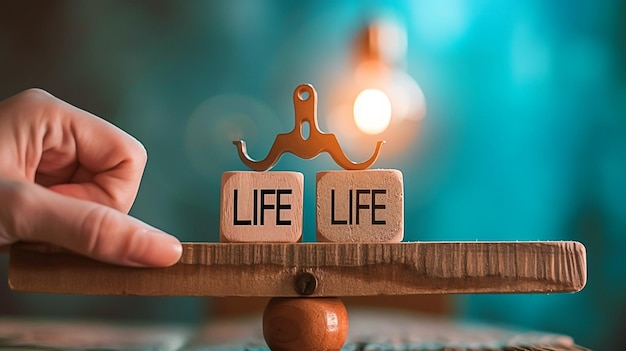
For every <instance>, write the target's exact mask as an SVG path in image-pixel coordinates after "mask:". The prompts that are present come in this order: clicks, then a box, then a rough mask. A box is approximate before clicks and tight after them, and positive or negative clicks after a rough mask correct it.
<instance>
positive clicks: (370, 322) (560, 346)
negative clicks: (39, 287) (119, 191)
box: [0, 310, 587, 351]
mask: <svg viewBox="0 0 626 351" xmlns="http://www.w3.org/2000/svg"><path fill="white" fill-rule="evenodd" d="M5 349H19V350H67V351H75V350H120V351H122V350H124V351H130V350H138V351H141V350H163V351H179V350H180V351H183V350H184V351H191V350H194V351H201V350H221V351H244V350H249V351H253V350H254V351H265V350H269V349H268V348H267V345H266V344H265V342H264V341H263V336H262V331H261V316H251V317H246V318H243V319H242V318H239V319H226V320H220V321H217V322H215V323H210V324H207V325H206V326H204V327H201V328H192V327H180V326H142V325H125V324H113V323H101V322H86V321H69V322H68V321H64V322H59V321H57V322H55V321H35V320H18V319H0V350H5ZM366 350H370V351H374V350H385V351H435V350H437V351H442V350H443V351H478V350H482V351H484V350H492V351H494V350H503V351H505V350H506V351H566V350H579V351H580V350H587V349H585V348H583V347H580V346H577V345H576V344H575V343H574V341H573V339H572V338H570V337H568V336H563V335H557V334H550V333H541V332H534V331H524V330H513V329H504V328H496V327H492V326H487V325H479V324H463V323H457V322H451V321H448V320H445V319H441V318H438V317H424V316H419V315H416V314H409V313H403V312H389V311H385V312H383V311H373V310H356V311H350V328H349V335H348V341H347V342H346V345H345V346H344V347H343V349H342V351H366Z"/></svg>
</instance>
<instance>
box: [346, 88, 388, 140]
mask: <svg viewBox="0 0 626 351" xmlns="http://www.w3.org/2000/svg"><path fill="white" fill-rule="evenodd" d="M354 122H356V125H357V127H358V128H359V129H360V130H361V131H362V132H363V133H366V134H378V133H382V132H383V131H384V130H385V129H387V127H388V126H389V123H390V122H391V101H389V97H387V94H385V93H384V92H383V91H381V90H378V89H365V90H363V91H362V92H360V93H359V95H358V96H357V97H356V100H355V101H354Z"/></svg>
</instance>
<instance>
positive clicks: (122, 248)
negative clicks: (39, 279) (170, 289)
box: [0, 179, 182, 267]
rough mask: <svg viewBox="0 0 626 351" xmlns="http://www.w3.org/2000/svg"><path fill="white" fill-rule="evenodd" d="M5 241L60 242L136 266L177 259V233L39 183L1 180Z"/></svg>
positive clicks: (1, 236)
mask: <svg viewBox="0 0 626 351" xmlns="http://www.w3.org/2000/svg"><path fill="white" fill-rule="evenodd" d="M0 199H2V201H0V245H2V244H8V243H12V242H15V241H18V240H24V241H40V242H48V243H52V244H56V245H59V246H61V247H64V248H66V249H69V250H71V251H75V252H77V253H80V254H83V255H86V256H89V257H91V258H94V259H96V260H100V261H104V262H108V263H113V264H119V265H125V266H136V267H164V266H171V265H173V264H175V263H176V262H177V261H178V260H179V259H180V256H181V253H182V246H181V244H180V242H179V241H178V240H177V239H176V238H175V237H173V236H171V235H169V234H166V233H164V232H162V231H160V230H158V229H156V228H153V227H151V226H149V225H147V224H145V223H143V222H141V221H139V220H137V219H135V218H133V217H130V216H128V215H126V214H124V213H122V212H119V211H117V210H114V209H112V208H109V207H106V206H103V205H100V204H96V203H93V202H89V201H85V200H79V199H75V198H71V197H68V196H64V195H61V194H58V193H55V192H53V191H50V190H48V189H46V188H43V187H41V186H39V185H37V184H32V183H25V182H19V181H7V180H2V179H0Z"/></svg>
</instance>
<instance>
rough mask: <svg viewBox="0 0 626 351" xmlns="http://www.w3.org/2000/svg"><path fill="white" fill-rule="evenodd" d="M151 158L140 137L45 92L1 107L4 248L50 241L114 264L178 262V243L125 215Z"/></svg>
mask: <svg viewBox="0 0 626 351" xmlns="http://www.w3.org/2000/svg"><path fill="white" fill-rule="evenodd" d="M146 160H147V154H146V150H145V148H144V147H143V145H141V143H140V142H139V141H137V140H136V139H135V138H133V137H131V136H130V135H128V134H126V133H125V132H123V131H122V130H120V129H118V128H117V127H115V126H113V125H112V124H110V123H108V122H106V121H105V120H103V119H101V118H99V117H96V116H94V115H92V114H90V113H88V112H85V111H83V110H81V109H78V108H76V107H74V106H72V105H70V104H68V103H66V102H63V101H61V100H60V99H58V98H56V97H54V96H52V95H50V94H49V93H47V92H45V91H43V90H39V89H29V90H26V91H24V92H22V93H19V94H17V95H15V96H13V97H11V98H9V99H6V100H4V101H2V102H0V250H1V249H4V250H6V248H7V247H8V245H10V244H12V243H15V242H17V241H31V242H47V243H51V244H55V245H59V246H61V247H64V248H66V249H69V250H71V251H75V252H77V253H80V254H83V255H86V256H89V257H92V258H94V259H96V260H100V261H103V262H108V263H113V264H119V265H125V266H137V267H164V266H170V265H173V264H174V263H176V262H177V261H178V260H179V259H180V256H181V253H182V247H181V244H180V242H179V241H178V240H177V239H176V238H175V237H174V236H171V235H169V234H166V233H164V232H162V231H161V230H159V229H156V228H154V227H152V226H150V225H148V224H146V223H144V222H142V221H140V220H138V219H135V218H133V217H130V216H129V215H128V211H129V210H130V208H131V206H132V204H133V202H134V201H135V197H136V195H137V190H138V188H139V183H140V181H141V177H142V174H143V170H144V167H145V164H146Z"/></svg>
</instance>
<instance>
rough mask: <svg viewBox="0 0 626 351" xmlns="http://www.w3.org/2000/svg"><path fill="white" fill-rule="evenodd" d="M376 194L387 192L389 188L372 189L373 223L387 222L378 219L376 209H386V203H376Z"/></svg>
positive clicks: (383, 223)
mask: <svg viewBox="0 0 626 351" xmlns="http://www.w3.org/2000/svg"><path fill="white" fill-rule="evenodd" d="M376 194H381V195H382V194H387V189H372V224H382V225H385V224H387V221H386V220H384V219H383V220H376V210H384V209H385V208H387V206H386V205H379V204H377V203H376Z"/></svg>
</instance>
